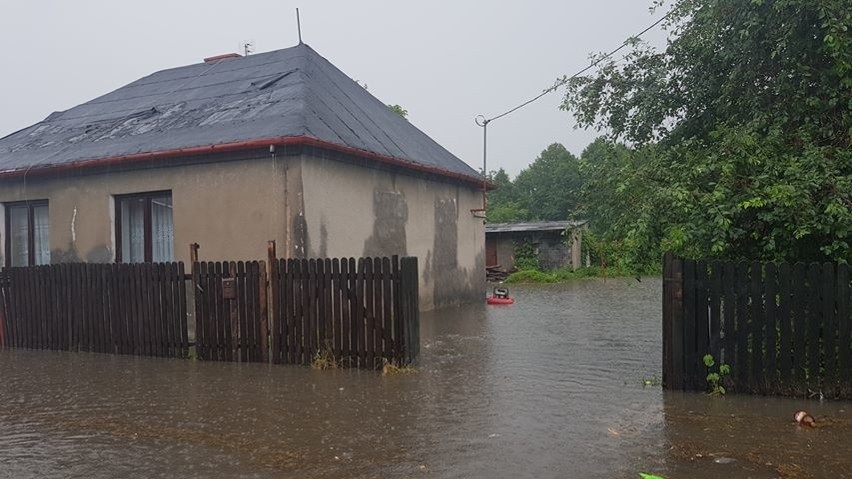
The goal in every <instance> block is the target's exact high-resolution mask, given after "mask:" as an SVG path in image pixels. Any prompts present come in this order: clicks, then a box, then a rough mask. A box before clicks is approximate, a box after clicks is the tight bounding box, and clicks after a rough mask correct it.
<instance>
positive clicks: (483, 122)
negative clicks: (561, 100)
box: [474, 9, 674, 211]
mask: <svg viewBox="0 0 852 479" xmlns="http://www.w3.org/2000/svg"><path fill="white" fill-rule="evenodd" d="M673 12H674V9H672V10H669V12H668V13H667V14H665V15H663V16H662V17H660V18H659V19H658V20H657V21H656V22H654V23H652V24H650V25H648V26H647V27H646V28H645V29H644V30H642V31H641V32H639V33H637V34H636V35H633V36H631V37H628V38H627V39H626V40H624V42H622V43H621V45H619V46H618V48H616V49H614V50H612V51H611V52H609V53H607V54H606V55H604V56H602V57H600V58H598V59H596V60H595V61H593V62H592V63H591V64H590V65H589V66H587V67H585V68H583V69H582V70H580V71H578V72H577V73H575V74H573V75H571V76H570V77H566V78H563V79H561V80H559V81H557V82H556V83H554V84H553V86H551V87H550V88H548V89H546V90H544V91H543V92H541V93H539V94H538V95H536V96H534V97H532V98H530V99H529V100H527V101H525V102H523V103H521V104H520V105H518V106H516V107H514V108H511V109H509V110H506V111H504V112H503V113H500V114H499V115H496V116H493V117H491V118H486V117H485V115H479V116H477V117H476V119H475V120H474V121H476V124H477V125H479V126H481V127H482V209H481V210H476V211H485V210H486V208H487V206H488V199H487V198H488V124H489V123H491V122H492V121H494V120H499V119H500V118H503V117H504V116H506V115H510V114H512V113H514V112H516V111H518V110H520V109H521V108H523V107H525V106H527V105H529V104H530V103H533V102H535V101H537V100H539V99H540V98H542V97H544V96H545V95H547V94H548V93H552V92H554V91H556V90H557V89H559V87H561V86H563V85H565V84H566V83H568V82H570V81H571V80H573V79H575V78H577V77H578V76H580V75H582V74H583V73H586V72H587V71H589V70H591V69H592V68H594V67H596V66H598V65H599V64H600V63H601V62H602V61H604V60H606V59H607V58H610V57H611V56H613V55H615V54H616V53H618V52H619V51H621V50H622V49H623V48H624V47H626V46H627V45H629V44H631V43H632V42H633V41H634V40H636V39H639V38H642V35H644V34H646V33H648V32H649V31H650V30H651V29H653V28H654V27H656V26H657V25H659V24H661V23H663V21H665V20H666V19H667V18H669V17H670V16H671V15H672V13H673Z"/></svg>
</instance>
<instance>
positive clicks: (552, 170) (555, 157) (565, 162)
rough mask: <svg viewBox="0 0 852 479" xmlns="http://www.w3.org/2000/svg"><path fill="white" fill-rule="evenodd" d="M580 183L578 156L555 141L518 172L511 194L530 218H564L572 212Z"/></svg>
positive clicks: (575, 204)
mask: <svg viewBox="0 0 852 479" xmlns="http://www.w3.org/2000/svg"><path fill="white" fill-rule="evenodd" d="M581 186H582V179H581V178H580V165H579V161H578V160H577V157H576V156H574V155H572V154H571V153H570V152H569V151H568V150H566V149H565V147H564V146H562V145H561V144H559V143H554V144H552V145H550V146H548V147H547V149H545V150H544V151H542V152H541V154H540V155H539V157H538V158H536V160H535V161H533V162H532V164H531V165H530V166H529V167H527V168H525V169H524V170H522V171H521V172H520V173H519V174H518V177H517V178H516V179H515V181H514V183H513V189H514V191H513V194H514V200H515V201H516V202H517V203H518V204H519V205H520V206H521V208H523V209H526V210H527V211H529V213H530V215H531V216H532V217H533V219H537V220H544V221H555V220H565V219H568V218H570V217H572V216H573V215H574V210H575V209H576V207H577V201H578V198H579V192H580V188H581Z"/></svg>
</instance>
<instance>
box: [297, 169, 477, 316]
mask: <svg viewBox="0 0 852 479" xmlns="http://www.w3.org/2000/svg"><path fill="white" fill-rule="evenodd" d="M301 172H302V182H303V185H304V194H305V196H304V217H305V220H306V223H307V250H308V254H309V256H331V257H337V256H354V257H358V256H374V257H375V256H389V255H395V254H396V255H400V256H404V255H408V256H417V257H418V258H419V259H420V261H419V266H420V304H421V308H422V309H432V308H439V307H444V306H449V305H453V304H458V303H460V302H464V301H477V300H481V299H482V296H483V294H484V292H485V226H484V223H483V220H482V219H481V218H476V217H474V215H473V213H472V212H471V209H475V208H479V207H480V206H481V203H482V196H481V192H480V191H478V190H477V189H476V188H474V187H469V186H463V185H459V184H456V183H450V182H443V181H432V180H427V179H422V178H416V177H413V176H409V175H407V174H401V173H397V172H392V171H386V170H378V169H372V168H364V167H361V166H356V165H352V164H349V163H343V162H340V161H335V160H331V159H323V158H316V157H308V158H305V159H304V160H303V163H302V168H301Z"/></svg>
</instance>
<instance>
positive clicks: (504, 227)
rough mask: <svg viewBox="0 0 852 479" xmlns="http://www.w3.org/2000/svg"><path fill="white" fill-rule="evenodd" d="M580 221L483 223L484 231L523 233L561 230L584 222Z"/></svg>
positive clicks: (584, 221)
mask: <svg viewBox="0 0 852 479" xmlns="http://www.w3.org/2000/svg"><path fill="white" fill-rule="evenodd" d="M586 223H587V221H586V220H581V221H535V222H528V223H489V224H486V225H485V232H486V233H525V232H529V231H563V230H565V229H567V228H576V227H577V226H582V225H584V224H586Z"/></svg>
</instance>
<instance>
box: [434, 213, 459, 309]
mask: <svg viewBox="0 0 852 479" xmlns="http://www.w3.org/2000/svg"><path fill="white" fill-rule="evenodd" d="M458 238H459V232H458V203H457V201H456V199H455V198H436V199H435V241H434V246H433V247H432V261H431V263H432V264H431V265H430V266H431V270H432V272H431V277H432V278H433V281H434V284H435V287H434V293H433V301H434V304H435V307H438V308H440V307H443V306H448V305H450V304H454V303H457V302H458V300H459V294H460V291H461V290H462V288H463V287H464V283H465V278H463V277H462V276H463V275H460V274H459V272H460V271H459V267H458V266H459V260H458V244H459V241H458ZM465 276H466V275H465Z"/></svg>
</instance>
